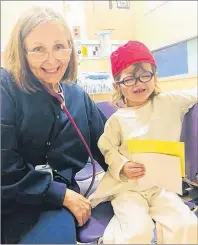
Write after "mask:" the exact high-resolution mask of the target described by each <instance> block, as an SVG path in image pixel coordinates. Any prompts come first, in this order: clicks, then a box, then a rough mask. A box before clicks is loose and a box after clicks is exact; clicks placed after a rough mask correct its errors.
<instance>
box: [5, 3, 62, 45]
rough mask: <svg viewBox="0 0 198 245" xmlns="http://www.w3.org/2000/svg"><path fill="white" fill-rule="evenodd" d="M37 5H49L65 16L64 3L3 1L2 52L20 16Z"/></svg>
mask: <svg viewBox="0 0 198 245" xmlns="http://www.w3.org/2000/svg"><path fill="white" fill-rule="evenodd" d="M35 5H36V6H38V5H39V6H42V5H45V6H46V5H47V6H49V7H52V8H53V9H55V10H56V11H59V12H60V13H62V14H64V9H63V1H1V50H2V49H4V47H5V45H6V43H7V41H8V39H9V36H10V33H11V31H12V29H13V27H14V25H15V23H16V21H17V19H18V17H19V16H20V14H21V13H22V12H24V11H25V10H27V9H29V8H30V7H31V6H35Z"/></svg>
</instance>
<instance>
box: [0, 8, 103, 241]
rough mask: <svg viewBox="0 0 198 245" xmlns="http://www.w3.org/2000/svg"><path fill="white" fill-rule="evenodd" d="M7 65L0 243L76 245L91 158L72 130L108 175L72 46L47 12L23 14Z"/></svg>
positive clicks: (98, 123)
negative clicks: (81, 177) (81, 182)
mask: <svg viewBox="0 0 198 245" xmlns="http://www.w3.org/2000/svg"><path fill="white" fill-rule="evenodd" d="M4 63H5V68H6V69H1V76H0V78H1V81H0V85H1V108H2V110H1V136H2V137H1V180H2V181H1V194H2V195H1V196H2V198H1V214H2V217H1V218H2V219H1V220H2V236H1V238H2V241H1V243H8V244H10V243H11V244H16V243H23V244H29V243H34V244H50V243H52V244H75V243H76V226H77V225H79V226H82V225H84V224H85V223H86V222H87V220H88V219H89V217H90V215H91V203H90V201H89V200H88V199H87V198H85V197H84V196H82V195H81V194H80V188H79V186H78V184H77V182H76V179H75V175H76V173H77V172H79V171H80V170H81V169H82V168H83V167H84V166H85V165H86V163H87V160H88V156H89V154H88V152H87V150H86V148H85V147H84V144H82V141H81V138H80V137H79V136H78V134H77V131H78V133H79V131H80V132H81V134H82V135H83V137H84V140H85V141H86V142H87V145H88V148H90V150H91V152H92V155H93V157H94V158H95V159H96V160H97V161H98V162H99V163H100V164H101V165H102V166H103V168H106V164H105V162H104V157H103V156H102V154H101V153H100V151H99V149H98V147H97V141H98V139H99V137H100V135H101V134H102V132H103V130H104V124H105V121H106V118H105V117H104V116H103V114H102V113H101V111H100V110H99V109H98V108H97V107H96V105H95V104H94V102H93V101H92V100H91V99H90V97H89V96H88V94H87V93H86V92H84V91H83V90H82V89H81V88H80V87H79V86H78V85H77V84H76V74H77V59H76V53H75V49H74V42H73V39H72V36H71V33H70V30H69V28H68V26H67V24H66V23H65V21H64V19H63V18H62V17H61V16H60V15H59V14H57V13H56V12H54V11H53V10H52V9H50V8H47V7H34V8H32V9H30V10H28V11H27V12H25V13H24V14H23V15H21V17H20V19H19V20H18V22H17V24H16V25H15V27H14V29H13V32H12V35H11V37H10V41H9V43H8V45H7V48H6V50H5V60H4ZM59 102H61V104H60V103H59ZM64 104H65V106H63V105H64ZM66 107H67V108H68V111H69V114H70V115H69V114H68V113H65V111H66ZM63 109H65V110H63ZM70 116H71V117H72V118H73V120H74V121H75V123H76V125H75V128H74V126H72V125H71V123H70V120H71V117H70ZM76 126H77V127H76ZM77 129H78V130H77Z"/></svg>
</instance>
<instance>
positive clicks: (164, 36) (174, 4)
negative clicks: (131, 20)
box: [135, 1, 198, 49]
mask: <svg viewBox="0 0 198 245" xmlns="http://www.w3.org/2000/svg"><path fill="white" fill-rule="evenodd" d="M151 2H153V1H135V8H136V38H137V39H138V40H141V41H143V42H145V43H146V44H147V45H148V47H149V48H150V49H157V48H160V47H163V46H165V45H168V44H172V43H174V42H178V41H181V40H184V39H188V38H191V37H194V36H197V4H198V3H197V1H160V2H163V3H161V4H162V5H161V6H158V7H157V8H155V9H151V8H150V5H151ZM156 2H158V1H156Z"/></svg>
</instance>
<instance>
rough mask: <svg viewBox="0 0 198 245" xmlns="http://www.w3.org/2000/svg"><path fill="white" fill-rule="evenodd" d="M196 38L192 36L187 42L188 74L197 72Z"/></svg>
mask: <svg viewBox="0 0 198 245" xmlns="http://www.w3.org/2000/svg"><path fill="white" fill-rule="evenodd" d="M197 42H198V38H194V39H192V40H189V41H188V42H187V50H188V73H189V74H190V75H197V74H198V67H197V66H198V59H197V55H198V49H197Z"/></svg>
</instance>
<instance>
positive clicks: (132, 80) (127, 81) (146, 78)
mask: <svg viewBox="0 0 198 245" xmlns="http://www.w3.org/2000/svg"><path fill="white" fill-rule="evenodd" d="M154 75H155V73H153V72H151V71H145V72H143V73H141V74H140V75H139V76H138V77H134V76H128V77H125V78H124V79H123V80H122V81H120V82H117V84H118V85H120V84H124V85H125V86H127V87H130V86H133V85H135V84H136V83H137V81H140V82H142V83H148V82H150V81H151V79H152V78H153V76H154Z"/></svg>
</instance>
